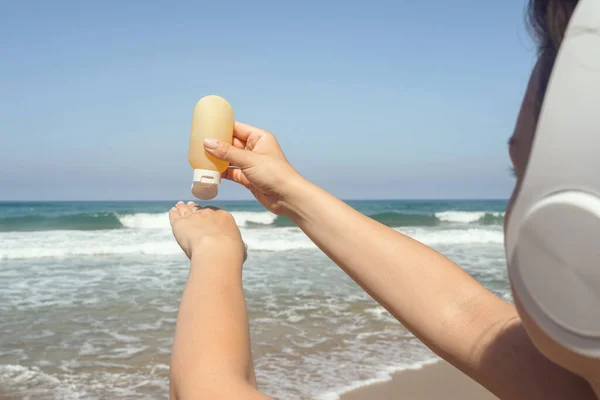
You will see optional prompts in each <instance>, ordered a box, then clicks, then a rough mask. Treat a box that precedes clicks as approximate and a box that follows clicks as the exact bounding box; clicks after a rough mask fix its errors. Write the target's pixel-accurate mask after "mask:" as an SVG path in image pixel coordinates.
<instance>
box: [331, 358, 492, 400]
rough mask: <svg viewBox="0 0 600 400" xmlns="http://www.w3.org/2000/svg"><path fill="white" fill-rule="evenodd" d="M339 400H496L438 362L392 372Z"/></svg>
mask: <svg viewBox="0 0 600 400" xmlns="http://www.w3.org/2000/svg"><path fill="white" fill-rule="evenodd" d="M332 398H333V397H332ZM339 399H340V400H372V399H377V400H388V399H389V400H391V399H411V400H430V399H444V400H494V399H497V397H496V396H494V395H493V394H491V393H490V392H489V391H488V390H486V389H485V388H483V387H482V386H481V385H479V384H478V383H476V382H475V381H473V380H472V379H470V378H469V377H467V376H466V375H465V374H463V373H462V372H460V371H459V370H457V369H456V368H454V367H453V366H452V365H450V364H448V363H447V362H445V361H439V362H434V363H428V364H425V365H424V366H423V367H422V368H418V369H407V370H404V371H399V372H396V373H393V374H392V376H391V379H390V380H388V381H385V382H378V383H373V384H366V385H365V386H361V387H358V388H356V389H354V390H350V391H347V392H344V393H342V394H341V395H340V397H339Z"/></svg>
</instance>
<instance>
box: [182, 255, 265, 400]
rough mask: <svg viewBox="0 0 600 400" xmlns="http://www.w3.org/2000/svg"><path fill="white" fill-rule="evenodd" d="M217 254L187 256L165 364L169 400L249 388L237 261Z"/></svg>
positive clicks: (248, 359) (247, 340) (245, 320)
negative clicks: (187, 265)
mask: <svg viewBox="0 0 600 400" xmlns="http://www.w3.org/2000/svg"><path fill="white" fill-rule="evenodd" d="M205 248H210V247H209V246H205ZM219 254H220V255H219V258H217V257H215V256H211V254H210V253H205V254H201V253H199V254H197V253H194V254H193V255H192V262H191V269H190V274H189V279H188V282H187V285H186V287H185V290H184V292H183V297H182V300H181V305H180V310H179V315H178V318H177V327H176V331H175V341H174V344H173V354H172V360H171V395H172V397H174V398H177V399H195V398H208V397H206V396H208V395H209V393H211V391H215V390H216V391H218V392H219V393H218V394H219V395H224V394H226V393H225V392H226V391H228V390H230V389H232V388H233V387H237V386H241V387H242V388H241V389H240V390H244V388H243V386H244V385H247V386H248V388H251V386H252V385H254V371H253V367H252V356H251V352H250V337H249V331H248V317H247V313H246V306H245V301H244V296H243V291H242V263H243V259H242V258H240V257H239V255H237V254H232V255H230V256H225V257H223V253H222V252H220V253H219ZM236 393H237V392H236ZM202 395H204V397H203V396H202ZM223 398H225V397H223ZM233 398H235V397H233Z"/></svg>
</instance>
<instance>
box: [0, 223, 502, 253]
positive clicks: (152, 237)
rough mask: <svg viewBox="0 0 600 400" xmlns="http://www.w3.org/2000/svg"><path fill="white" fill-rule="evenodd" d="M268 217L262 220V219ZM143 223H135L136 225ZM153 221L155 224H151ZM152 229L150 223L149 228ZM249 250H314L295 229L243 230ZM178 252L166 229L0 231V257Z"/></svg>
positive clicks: (486, 240) (480, 239)
mask: <svg viewBox="0 0 600 400" xmlns="http://www.w3.org/2000/svg"><path fill="white" fill-rule="evenodd" d="M265 219H266V218H265ZM140 220H142V219H138V222H139V221H140ZM154 222H155V221H154ZM149 225H151V224H149ZM398 231H400V232H403V233H405V234H407V235H408V236H411V237H413V238H414V239H416V240H419V241H420V242H422V243H425V244H427V245H430V246H435V245H469V244H494V245H496V244H502V243H503V241H504V236H503V232H502V230H501V229H500V228H498V227H490V228H471V229H439V228H400V229H398ZM242 236H243V238H244V241H245V242H246V244H247V245H248V248H249V250H250V251H271V252H281V251H291V250H304V249H316V246H315V245H314V243H312V242H311V241H310V239H308V237H307V236H306V235H305V234H304V233H302V231H300V230H299V229H298V228H265V229H256V228H254V229H245V228H242ZM181 254H182V252H181V249H180V248H179V246H178V245H177V243H176V242H175V240H174V239H173V236H172V234H171V232H170V230H166V229H164V230H163V229H152V230H138V229H136V230H133V229H132V230H129V229H119V230H112V231H56V232H51V233H50V232H27V233H24V232H6V233H0V259H5V260H10V259H32V258H46V257H54V258H65V257H77V256H109V255H156V256H161V255H163V256H177V255H181Z"/></svg>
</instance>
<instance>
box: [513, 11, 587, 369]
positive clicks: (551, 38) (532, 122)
mask: <svg viewBox="0 0 600 400" xmlns="http://www.w3.org/2000/svg"><path fill="white" fill-rule="evenodd" d="M577 3H578V0H530V2H529V10H528V19H529V25H530V29H531V32H532V35H533V37H534V39H535V42H536V45H537V49H538V60H537V63H536V65H535V67H534V69H533V71H532V73H531V77H530V80H529V84H528V87H527V91H526V93H525V97H524V99H523V103H522V105H521V110H520V112H519V116H518V118H517V123H516V126H515V131H514V133H513V135H512V136H511V138H510V140H509V152H510V157H511V160H512V163H513V166H514V170H515V175H516V178H517V182H516V185H515V189H514V192H513V195H512V197H511V200H510V202H509V205H508V209H507V214H506V216H507V218H506V220H508V218H509V216H510V212H511V209H512V206H513V203H514V200H515V198H516V196H517V194H518V192H519V189H520V185H521V182H522V178H523V176H524V174H525V170H526V168H527V163H528V161H529V155H530V152H531V148H532V145H533V139H534V136H535V131H536V126H537V121H538V118H539V114H540V110H541V106H542V103H543V101H544V96H545V93H546V89H547V87H548V81H549V79H550V75H551V73H552V69H553V67H554V62H555V60H556V56H557V54H558V50H559V48H560V46H561V43H562V40H563V37H564V34H565V31H566V29H567V26H568V24H569V20H570V18H571V15H572V14H573V11H574V10H575V7H576V6H577ZM515 304H516V305H517V308H518V309H519V313H520V315H521V319H522V321H523V324H524V326H525V328H526V329H527V332H528V334H529V336H530V337H531V339H532V340H533V342H534V343H535V345H536V346H537V347H538V348H539V349H540V351H542V352H543V353H544V354H545V355H546V356H547V357H548V358H550V359H551V360H553V361H554V362H556V363H557V364H559V365H562V366H563V367H565V368H567V369H569V370H571V371H573V372H575V373H578V374H580V375H584V376H585V375H588V374H589V370H590V369H591V368H594V367H596V368H597V365H596V366H594V365H593V364H594V363H596V361H594V360H589V359H586V358H584V357H582V356H579V355H577V354H575V353H572V352H571V351H569V350H567V349H565V348H564V347H562V346H560V345H559V344H558V343H556V342H555V341H553V340H552V339H551V338H550V337H548V335H546V334H545V333H544V332H543V331H542V330H541V329H540V328H539V327H538V326H537V325H536V324H535V322H534V321H533V320H532V319H531V318H530V316H529V315H527V313H526V312H524V310H523V309H522V308H521V307H520V306H519V298H518V295H517V294H515Z"/></svg>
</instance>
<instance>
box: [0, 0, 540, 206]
mask: <svg viewBox="0 0 600 400" xmlns="http://www.w3.org/2000/svg"><path fill="white" fill-rule="evenodd" d="M525 7H526V0H504V1H475V0H457V1H447V0H433V1H408V0H404V1H400V0H393V1H374V0H371V1H361V2H354V1H312V0H311V1H308V0H304V1H294V2H291V1H281V0H273V1H260V0H256V1H241V0H238V1H232V2H230V1H226V0H213V1H202V0H195V1H164V2H158V1H144V2H141V1H140V2H136V1H60V0H57V1H38V2H33V1H26V0H21V1H2V2H0V200H11V199H13V200H50V199H56V200H67V199H81V200H88V199H98V200H100V199H107V200H133V199H137V200H156V199H169V200H171V199H173V200H177V199H180V198H183V199H188V198H190V194H189V187H190V183H191V176H192V170H191V167H190V166H189V164H188V162H187V150H188V148H187V146H188V140H189V129H190V122H191V115H192V108H193V106H194V104H195V102H196V101H197V100H198V99H200V98H201V97H203V96H205V95H208V94H218V95H220V96H223V97H225V98H226V99H227V100H229V101H230V103H231V104H232V105H233V107H234V110H235V113H236V119H238V120H241V121H244V122H247V123H250V124H253V125H257V126H260V127H263V128H266V129H268V130H271V131H272V132H274V133H275V134H276V135H277V136H278V138H279V140H280V143H281V144H282V147H283V149H284V151H285V152H286V153H287V155H288V157H289V159H290V160H291V161H292V164H293V165H294V166H295V167H296V168H297V169H298V170H300V171H301V172H302V173H303V174H304V175H305V176H307V177H308V178H310V179H311V180H313V181H315V182H316V183H318V184H319V185H321V186H323V187H324V188H326V189H328V190H330V191H332V192H333V193H334V194H336V195H337V196H340V197H342V198H347V199H350V198H363V199H367V198H506V197H508V195H509V193H510V190H511V188H512V185H513V183H514V182H513V178H512V177H511V176H510V174H509V170H508V168H509V164H510V162H509V158H508V155H507V145H506V142H507V139H508V136H509V135H510V133H511V132H512V129H513V126H514V121H515V118H516V114H517V111H518V108H519V106H520V101H521V97H522V95H523V92H524V88H525V85H526V82H527V79H528V76H529V72H530V68H531V66H532V65H533V59H534V56H535V54H534V47H533V45H532V43H531V41H530V38H529V36H528V34H527V32H526V29H525V23H524V11H525ZM219 198H220V199H239V198H248V195H247V194H246V193H245V192H244V191H242V190H240V189H238V188H236V187H235V186H234V184H232V183H229V182H228V183H227V184H224V185H222V187H221V195H220V196H219Z"/></svg>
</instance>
